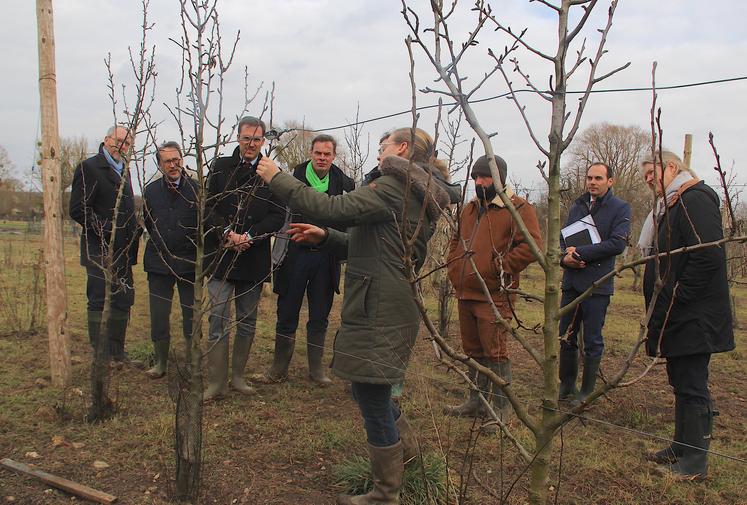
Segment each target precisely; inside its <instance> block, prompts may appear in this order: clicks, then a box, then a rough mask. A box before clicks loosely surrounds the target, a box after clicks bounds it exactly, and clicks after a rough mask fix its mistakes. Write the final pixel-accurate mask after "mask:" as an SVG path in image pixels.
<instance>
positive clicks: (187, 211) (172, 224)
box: [143, 175, 199, 276]
mask: <svg viewBox="0 0 747 505" xmlns="http://www.w3.org/2000/svg"><path fill="white" fill-rule="evenodd" d="M198 195H199V191H198V185H197V182H196V181H195V180H193V179H191V178H189V177H187V176H186V175H182V178H181V181H180V182H179V186H178V188H174V189H172V188H171V187H170V185H169V184H168V182H167V181H166V178H165V177H160V178H159V179H157V180H155V181H153V182H151V183H150V184H148V185H147V186H145V191H144V192H143V221H144V223H145V228H146V229H147V230H148V235H149V238H148V242H147V243H146V245H145V255H144V256H143V269H144V270H145V271H146V272H152V273H156V274H164V275H174V274H176V275H179V276H184V275H190V274H191V275H193V274H194V271H195V263H194V262H195V255H196V244H195V240H196V236H197V205H198Z"/></svg>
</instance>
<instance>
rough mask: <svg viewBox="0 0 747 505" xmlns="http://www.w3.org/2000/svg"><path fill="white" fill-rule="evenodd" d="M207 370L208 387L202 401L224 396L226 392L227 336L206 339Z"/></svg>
mask: <svg viewBox="0 0 747 505" xmlns="http://www.w3.org/2000/svg"><path fill="white" fill-rule="evenodd" d="M207 372H208V373H207V376H208V387H207V389H206V390H205V394H204V395H203V396H202V399H203V401H210V400H213V399H218V398H220V397H222V396H225V395H226V393H227V392H228V382H227V381H228V337H223V338H221V339H220V340H217V341H209V340H208V353H207Z"/></svg>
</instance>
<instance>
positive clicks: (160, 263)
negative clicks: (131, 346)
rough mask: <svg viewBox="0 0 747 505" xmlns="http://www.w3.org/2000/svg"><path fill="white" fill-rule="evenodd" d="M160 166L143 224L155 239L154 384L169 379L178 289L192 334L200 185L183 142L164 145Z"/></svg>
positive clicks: (146, 262)
mask: <svg viewBox="0 0 747 505" xmlns="http://www.w3.org/2000/svg"><path fill="white" fill-rule="evenodd" d="M156 161H157V162H158V168H159V170H160V172H161V175H162V177H159V178H157V179H156V180H154V181H153V182H151V183H150V184H148V185H147V186H146V187H145V191H144V192H143V221H144V224H145V228H146V229H147V230H148V236H149V240H148V242H147V244H146V246H145V256H144V257H143V269H144V270H145V271H146V272H147V274H148V291H149V293H150V297H149V302H150V336H151V340H152V341H153V350H154V351H155V356H156V359H155V364H154V366H153V368H151V369H150V370H148V371H147V372H146V374H147V375H148V377H150V378H152V379H160V378H161V377H163V376H164V375H165V374H166V363H167V361H168V356H169V343H170V341H171V333H170V328H169V326H170V325H169V319H170V317H171V301H172V299H173V297H174V285H176V286H177V289H178V290H179V304H180V305H181V312H182V332H183V334H184V338H186V339H189V338H190V337H191V335H192V305H193V304H194V282H195V263H194V262H195V257H196V243H197V241H196V239H197V206H198V195H199V191H198V186H197V182H195V181H194V180H193V179H191V178H190V177H189V176H188V175H187V173H186V172H185V171H184V167H183V160H182V150H181V147H180V146H179V144H178V143H176V142H164V143H163V144H161V145H160V146H159V147H158V150H157V151H156Z"/></svg>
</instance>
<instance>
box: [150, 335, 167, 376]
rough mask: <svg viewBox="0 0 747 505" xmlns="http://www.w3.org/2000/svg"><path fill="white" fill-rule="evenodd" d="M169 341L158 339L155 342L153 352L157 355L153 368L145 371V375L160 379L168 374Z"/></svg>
mask: <svg viewBox="0 0 747 505" xmlns="http://www.w3.org/2000/svg"><path fill="white" fill-rule="evenodd" d="M169 343H170V342H169V341H168V340H165V339H164V340H156V341H155V342H153V352H154V353H155V355H156V359H155V363H154V364H153V368H151V369H150V370H148V371H147V372H145V375H147V376H148V377H150V378H151V379H160V378H161V377H163V376H164V375H166V366H167V363H168V361H169Z"/></svg>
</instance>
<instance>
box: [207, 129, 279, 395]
mask: <svg viewBox="0 0 747 505" xmlns="http://www.w3.org/2000/svg"><path fill="white" fill-rule="evenodd" d="M237 131H238V141H239V145H238V146H237V147H236V149H234V151H233V154H232V155H231V156H225V157H221V158H218V159H217V160H216V161H215V163H214V164H213V166H212V168H211V170H210V174H209V175H208V191H207V202H206V206H205V211H206V216H205V222H206V230H205V231H206V237H205V249H206V258H205V263H204V265H205V269H206V274H207V275H208V278H209V281H208V295H209V297H210V316H209V326H210V329H209V334H208V345H209V349H208V354H207V361H208V387H207V390H206V391H205V396H204V398H205V400H210V399H213V398H217V397H220V396H223V395H224V394H225V393H226V392H227V388H228V384H227V379H228V334H229V333H230V330H231V328H232V327H233V325H232V324H229V323H230V321H229V318H230V314H231V311H230V305H229V303H230V302H231V301H233V302H234V304H235V308H236V325H235V326H236V338H235V339H234V345H233V355H232V359H231V386H232V387H233V389H235V390H237V391H239V392H241V393H244V394H252V393H254V389H253V388H252V387H251V386H249V385H248V384H247V383H246V381H245V379H244V367H245V366H246V362H247V359H248V358H249V351H250V349H251V346H252V342H253V340H254V333H255V329H256V322H257V306H258V304H259V299H260V295H261V294H262V284H263V283H264V282H268V281H269V279H270V270H271V260H270V240H269V239H270V236H271V235H272V234H273V233H274V232H276V231H278V230H279V229H280V228H281V227H282V226H283V223H284V222H285V206H284V205H282V204H280V203H279V202H278V201H277V200H276V199H275V197H274V196H273V195H272V193H271V192H270V190H269V188H268V187H267V186H266V185H265V184H264V183H263V182H262V179H261V178H259V177H257V172H256V167H257V163H258V162H259V160H260V159H261V158H262V154H261V152H260V150H261V148H262V146H263V145H264V142H265V138H264V134H265V131H266V128H265V123H264V122H263V121H261V120H260V119H257V118H255V117H250V116H247V117H244V118H242V119H241V120H240V121H239V125H238V129H237Z"/></svg>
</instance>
